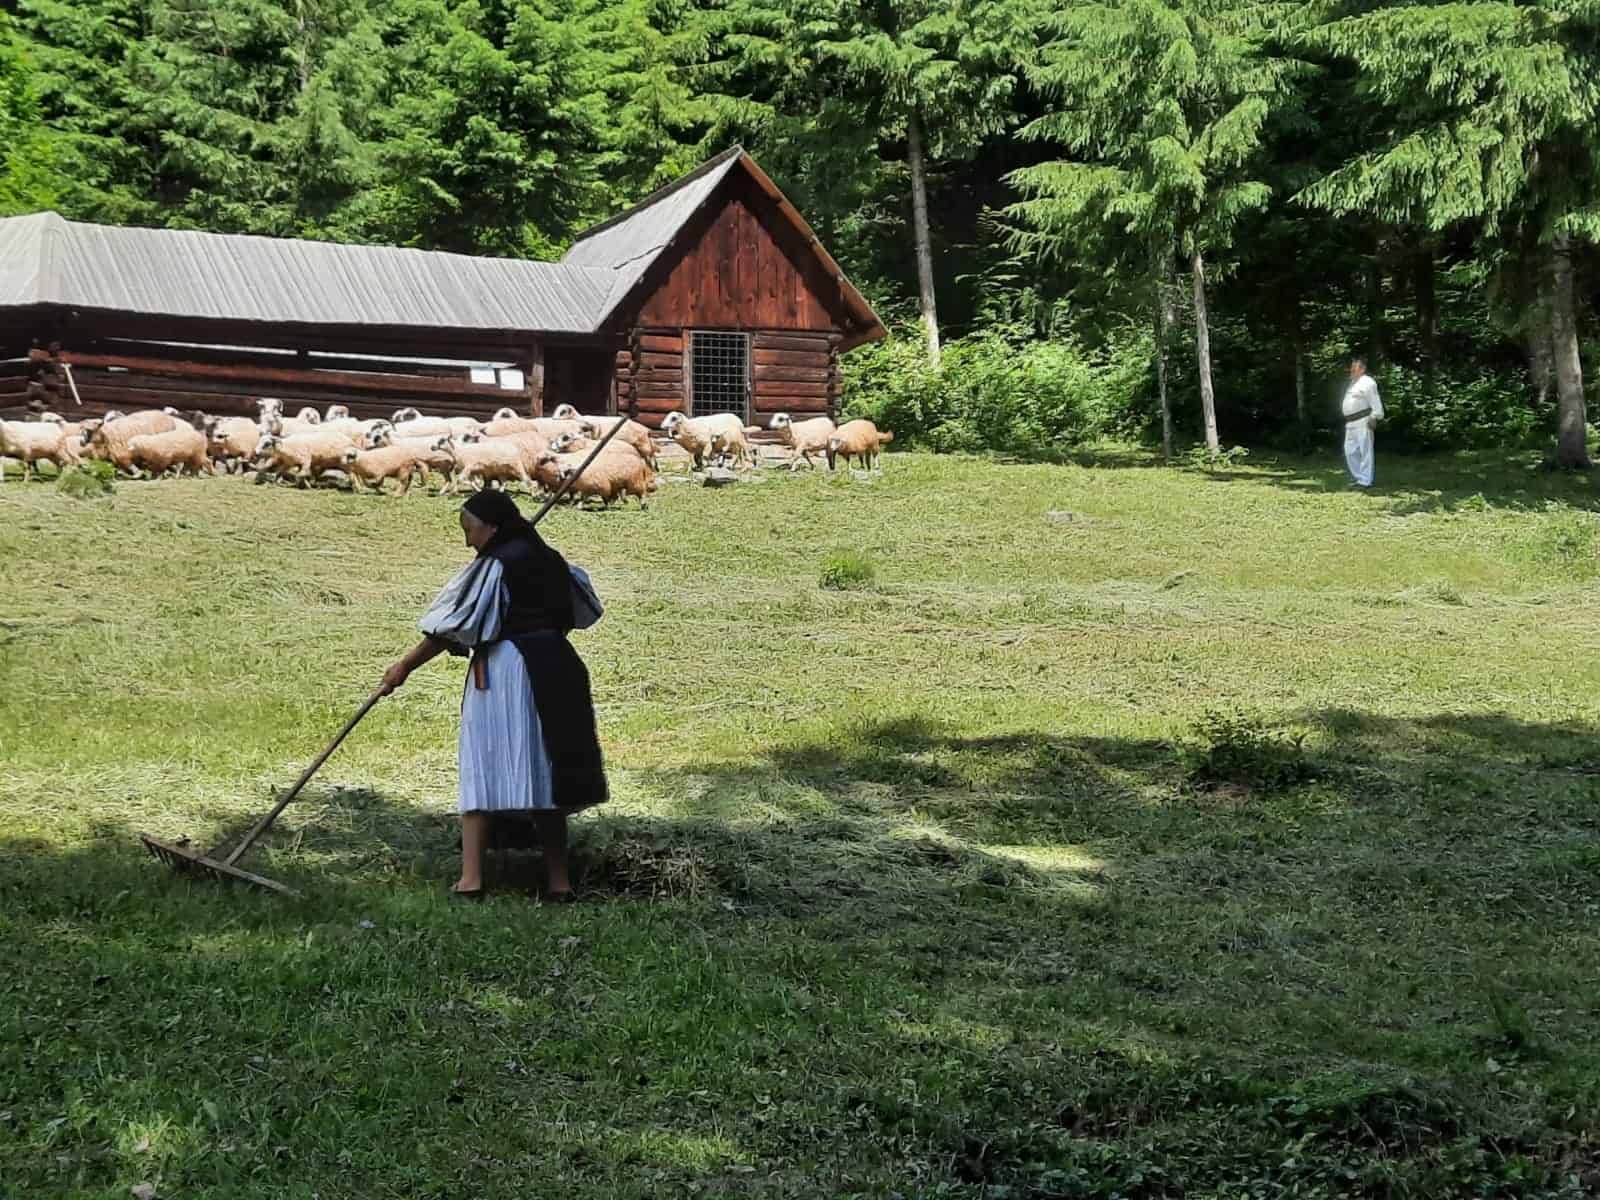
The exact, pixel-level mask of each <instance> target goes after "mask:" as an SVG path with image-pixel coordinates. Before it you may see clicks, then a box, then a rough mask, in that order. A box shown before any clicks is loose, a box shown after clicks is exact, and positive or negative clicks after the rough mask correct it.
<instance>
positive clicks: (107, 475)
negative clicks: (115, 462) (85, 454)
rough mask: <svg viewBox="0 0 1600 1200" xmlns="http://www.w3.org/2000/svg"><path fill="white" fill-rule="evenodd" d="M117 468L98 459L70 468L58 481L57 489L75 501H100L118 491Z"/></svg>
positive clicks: (62, 473) (63, 472)
mask: <svg viewBox="0 0 1600 1200" xmlns="http://www.w3.org/2000/svg"><path fill="white" fill-rule="evenodd" d="M116 474H117V471H116V468H115V467H113V466H112V465H111V464H110V463H108V462H101V461H99V460H98V459H95V460H91V461H89V462H85V463H81V464H80V465H78V466H76V467H69V468H67V469H66V470H65V471H62V472H61V474H60V477H59V478H58V479H57V480H56V488H57V490H59V491H60V492H61V494H62V495H64V496H71V497H72V498H73V499H74V500H98V499H100V498H102V497H105V496H109V495H111V494H112V493H113V492H114V491H115V490H116Z"/></svg>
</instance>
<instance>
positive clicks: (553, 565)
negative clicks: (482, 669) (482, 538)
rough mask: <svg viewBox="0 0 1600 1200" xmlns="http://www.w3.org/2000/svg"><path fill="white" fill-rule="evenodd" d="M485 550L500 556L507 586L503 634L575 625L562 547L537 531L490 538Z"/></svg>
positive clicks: (565, 628)
mask: <svg viewBox="0 0 1600 1200" xmlns="http://www.w3.org/2000/svg"><path fill="white" fill-rule="evenodd" d="M483 554H484V556H485V557H486V558H496V559H499V560H500V568H501V572H502V575H501V578H502V579H503V580H504V583H505V589H506V615H505V619H504V620H503V621H502V622H501V623H500V636H501V637H502V638H508V639H509V638H515V637H517V636H519V635H521V634H525V633H540V632H549V631H551V630H554V631H555V632H557V633H567V632H569V631H570V630H571V629H572V575H571V573H570V572H569V571H568V570H567V560H566V559H564V558H562V557H561V553H560V552H559V551H557V550H555V549H552V548H551V547H550V545H549V544H548V543H546V542H545V540H544V539H543V538H541V537H540V536H539V535H538V534H532V535H528V534H515V535H512V536H510V537H507V538H505V539H504V540H500V539H496V540H495V541H493V542H491V543H490V544H489V545H487V546H485V547H484V549H483Z"/></svg>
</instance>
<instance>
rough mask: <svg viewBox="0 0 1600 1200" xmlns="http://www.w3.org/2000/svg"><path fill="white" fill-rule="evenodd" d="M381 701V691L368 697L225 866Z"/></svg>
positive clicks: (228, 862) (229, 862) (226, 861)
mask: <svg viewBox="0 0 1600 1200" xmlns="http://www.w3.org/2000/svg"><path fill="white" fill-rule="evenodd" d="M381 699H383V692H382V691H381V690H380V691H376V692H373V693H372V695H370V696H368V697H367V702H366V703H365V704H363V705H362V706H361V707H360V708H358V709H357V710H356V715H355V716H353V717H351V718H350V720H348V721H347V722H345V727H344V728H343V729H341V730H339V732H338V734H337V735H335V737H334V739H333V741H331V742H329V743H328V745H327V747H326V749H324V750H323V751H322V753H321V754H319V755H317V757H316V759H315V760H314V761H313V762H312V764H311V765H310V766H309V767H307V768H306V769H305V773H304V774H303V775H301V776H300V778H299V780H298V781H296V783H295V785H294V786H293V787H292V788H290V789H289V790H288V791H287V792H285V793H284V794H283V798H282V799H280V800H279V801H278V802H277V803H276V804H274V805H273V806H272V811H271V812H269V813H268V814H267V815H266V816H264V817H262V818H261V820H259V821H257V822H256V823H255V827H254V828H252V829H251V830H250V832H249V833H247V834H245V835H244V840H243V841H241V842H240V843H239V844H238V845H237V846H235V847H234V848H233V852H232V853H231V854H229V855H228V857H227V858H225V859H223V863H224V864H225V865H227V866H230V867H231V866H233V864H234V863H236V862H238V861H239V859H240V858H242V857H243V856H244V852H245V851H246V850H248V849H250V847H251V846H253V845H254V844H255V840H256V839H257V838H258V837H260V836H261V835H262V834H263V833H265V832H266V831H267V829H268V827H270V826H271V824H272V823H273V822H274V821H276V820H277V819H278V814H279V813H281V812H282V811H283V810H284V809H285V808H287V807H288V806H289V801H291V800H293V799H294V798H295V797H296V796H298V795H299V794H300V789H301V788H303V787H305V785H306V784H307V783H309V782H311V777H312V776H313V775H315V774H316V773H317V771H318V769H319V768H320V767H321V766H322V764H323V763H325V762H327V761H328V756H329V755H331V754H332V753H333V752H334V751H335V750H337V749H338V748H339V743H340V742H342V741H344V739H345V738H346V737H348V736H349V734H350V731H351V730H352V729H354V728H355V727H356V725H357V724H359V723H360V721H361V718H362V717H364V716H366V715H367V714H368V713H369V712H371V711H372V706H373V705H374V704H376V703H377V702H378V701H379V700H381Z"/></svg>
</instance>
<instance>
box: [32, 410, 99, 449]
mask: <svg viewBox="0 0 1600 1200" xmlns="http://www.w3.org/2000/svg"><path fill="white" fill-rule="evenodd" d="M39 420H41V421H49V422H50V424H52V425H54V426H56V427H57V428H59V429H60V430H61V436H62V437H64V438H66V439H67V441H68V442H69V443H70V444H71V446H72V452H73V453H74V454H79V452H80V448H81V447H82V445H83V428H84V426H85V425H86V424H87V422H85V421H69V420H67V419H66V418H65V417H63V416H62V415H61V414H60V413H53V412H43V413H40V414H39Z"/></svg>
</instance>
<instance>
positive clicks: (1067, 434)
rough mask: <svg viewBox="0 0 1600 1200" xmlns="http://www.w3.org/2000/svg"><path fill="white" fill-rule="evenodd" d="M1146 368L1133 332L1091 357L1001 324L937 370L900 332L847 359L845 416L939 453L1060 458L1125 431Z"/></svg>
mask: <svg viewBox="0 0 1600 1200" xmlns="http://www.w3.org/2000/svg"><path fill="white" fill-rule="evenodd" d="M1148 369H1149V347H1148V345H1147V344H1146V341H1145V340H1144V339H1143V338H1141V337H1138V336H1134V335H1132V334H1129V335H1128V336H1127V337H1125V338H1123V339H1122V340H1121V341H1114V342H1113V343H1112V344H1111V345H1110V346H1108V348H1107V349H1106V350H1104V351H1102V352H1099V353H1091V352H1089V351H1087V350H1085V349H1084V348H1083V347H1082V345H1081V344H1080V343H1078V342H1077V341H1074V340H1072V339H1059V338H1058V339H1050V340H1039V339H1036V338H1034V337H1032V336H1031V335H1030V334H1029V332H1028V331H1026V330H1024V329H1023V328H1021V327H1019V326H1012V325H1001V326H995V327H992V328H990V329H987V330H985V331H983V332H981V333H975V334H972V335H971V336H969V337H966V338H961V339H958V340H956V341H952V342H950V343H949V344H948V345H947V346H946V347H945V350H944V355H943V359H942V363H941V366H940V369H939V370H937V371H935V370H934V369H933V368H932V367H931V366H930V365H929V364H928V360H927V355H926V353H925V351H924V350H923V347H922V344H921V342H920V340H918V339H916V338H915V337H913V336H911V335H908V334H907V335H900V336H896V337H891V338H888V339H885V340H884V341H883V342H880V343H878V344H877V345H875V346H873V347H870V348H866V349H863V350H862V351H860V352H858V353H856V354H853V355H851V356H850V357H849V358H848V359H846V360H845V378H846V389H845V390H846V395H847V396H849V397H850V399H849V401H848V403H847V405H846V414H847V415H848V416H851V417H868V418H870V419H871V420H872V421H873V422H874V423H875V424H876V425H878V427H879V428H881V429H890V430H893V431H894V433H895V437H896V440H897V441H898V442H900V443H901V444H906V443H909V444H912V445H922V446H926V447H927V448H929V449H932V450H935V451H940V452H946V453H949V452H968V453H975V452H979V451H986V450H987V451H1001V452H1005V453H1009V454H1017V455H1025V456H1044V455H1050V454H1059V453H1062V452H1064V451H1067V450H1070V449H1072V448H1073V447H1075V446H1079V445H1082V444H1083V443H1084V442H1087V441H1091V440H1093V439H1094V438H1097V437H1100V436H1102V435H1104V434H1105V433H1107V432H1110V431H1112V430H1114V429H1115V430H1119V431H1125V425H1126V423H1127V421H1128V420H1129V419H1131V418H1130V416H1129V414H1130V412H1131V411H1132V410H1133V408H1134V407H1135V404H1136V401H1137V396H1138V392H1139V388H1140V386H1141V383H1142V381H1143V378H1144V376H1145V375H1146V374H1148Z"/></svg>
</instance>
